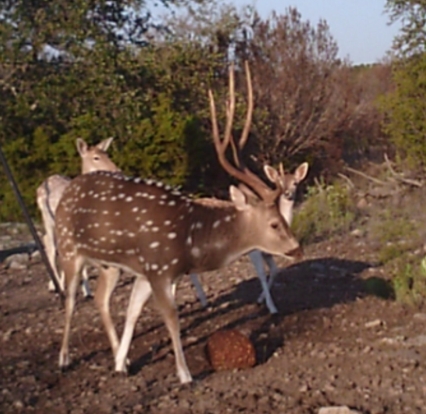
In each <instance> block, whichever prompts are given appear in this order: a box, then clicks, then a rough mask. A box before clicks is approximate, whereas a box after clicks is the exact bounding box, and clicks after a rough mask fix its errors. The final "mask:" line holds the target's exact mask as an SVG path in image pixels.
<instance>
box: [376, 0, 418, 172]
mask: <svg viewBox="0 0 426 414" xmlns="http://www.w3.org/2000/svg"><path fill="white" fill-rule="evenodd" d="M386 9H387V11H388V13H389V15H390V18H391V22H395V21H400V22H401V24H402V27H401V31H400V33H399V35H398V36H397V37H396V38H395V41H394V48H393V49H394V52H395V54H396V56H398V61H396V62H395V64H394V72H393V78H394V82H395V90H394V91H393V92H392V93H390V94H387V95H385V96H384V97H383V98H382V100H381V107H382V111H383V113H384V114H385V116H386V121H385V132H387V133H388V135H389V136H390V138H391V140H392V141H393V143H394V144H395V146H396V149H397V151H398V153H399V155H400V157H401V158H407V160H408V161H409V163H410V164H411V165H413V166H422V167H425V166H426V140H425V133H426V119H425V116H424V114H425V111H426V103H425V100H424V96H425V93H426V26H425V21H426V2H425V1H424V0H388V1H387V2H386Z"/></svg>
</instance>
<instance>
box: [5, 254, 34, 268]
mask: <svg viewBox="0 0 426 414" xmlns="http://www.w3.org/2000/svg"><path fill="white" fill-rule="evenodd" d="M28 262H29V256H28V254H27V253H18V254H12V255H11V256H8V257H6V259H5V261H4V264H5V266H6V268H9V269H15V270H21V269H26V268H27V267H28Z"/></svg>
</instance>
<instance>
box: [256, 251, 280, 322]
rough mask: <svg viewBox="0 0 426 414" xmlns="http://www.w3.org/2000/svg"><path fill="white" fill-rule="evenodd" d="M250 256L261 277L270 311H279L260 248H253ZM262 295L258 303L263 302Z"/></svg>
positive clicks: (264, 295)
mask: <svg viewBox="0 0 426 414" xmlns="http://www.w3.org/2000/svg"><path fill="white" fill-rule="evenodd" d="M249 257H250V259H251V261H252V263H253V265H254V268H255V269H256V273H257V276H258V277H259V280H260V284H261V286H262V295H263V296H262V301H263V297H265V299H266V306H267V307H268V310H269V313H272V314H275V313H278V310H277V308H276V306H275V303H274V301H273V300H272V297H271V293H270V291H269V287H268V282H267V280H266V274H265V268H264V267H263V259H262V253H261V252H260V251H259V250H253V251H252V252H250V253H249ZM262 301H261V300H260V297H259V299H258V303H261V302H262Z"/></svg>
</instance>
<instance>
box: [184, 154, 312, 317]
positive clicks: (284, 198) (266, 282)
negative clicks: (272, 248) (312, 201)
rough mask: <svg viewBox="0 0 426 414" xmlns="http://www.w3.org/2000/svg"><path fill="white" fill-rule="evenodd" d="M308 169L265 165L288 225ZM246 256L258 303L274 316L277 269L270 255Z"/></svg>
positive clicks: (196, 282)
mask: <svg viewBox="0 0 426 414" xmlns="http://www.w3.org/2000/svg"><path fill="white" fill-rule="evenodd" d="M308 168H309V165H308V163H307V162H304V163H302V164H300V165H299V166H298V167H297V168H296V170H295V171H294V173H293V174H290V173H285V172H284V167H283V165H282V163H281V164H280V167H279V171H277V170H276V169H275V168H273V167H271V166H269V165H266V166H265V168H264V170H265V174H266V176H267V177H268V179H269V180H270V181H271V182H272V183H275V185H276V186H277V187H278V188H281V189H282V192H281V195H280V202H279V209H280V213H281V215H282V216H283V218H284V220H285V221H286V222H287V224H288V225H291V222H292V221H293V206H294V201H295V197H296V191H297V186H298V185H299V184H300V183H301V182H302V181H303V180H304V179H305V177H306V175H307V173H308ZM209 200H210V199H208V198H205V199H199V200H196V201H200V202H203V203H209ZM248 256H249V257H250V260H251V261H252V263H253V266H254V268H255V270H256V273H257V275H258V277H259V280H260V284H261V287H262V293H261V294H260V296H259V298H258V303H261V302H263V300H265V302H266V306H267V308H268V310H269V312H270V313H271V314H275V313H277V312H278V311H277V308H276V306H275V303H274V301H273V299H272V297H271V293H270V288H271V287H272V285H273V282H274V279H275V276H276V275H277V273H278V267H277V265H276V264H275V261H274V259H273V257H272V256H271V255H269V254H267V253H263V252H261V251H259V250H253V251H252V252H249V254H248ZM264 262H265V264H266V265H267V266H268V267H269V279H267V277H266V273H265V268H264ZM190 276H191V281H192V283H193V285H194V286H195V287H196V290H197V296H198V298H199V299H200V302H201V304H202V306H204V307H206V306H207V298H206V294H205V293H204V290H203V288H202V285H201V283H200V282H199V279H198V276H197V274H196V273H192V274H191V275H190Z"/></svg>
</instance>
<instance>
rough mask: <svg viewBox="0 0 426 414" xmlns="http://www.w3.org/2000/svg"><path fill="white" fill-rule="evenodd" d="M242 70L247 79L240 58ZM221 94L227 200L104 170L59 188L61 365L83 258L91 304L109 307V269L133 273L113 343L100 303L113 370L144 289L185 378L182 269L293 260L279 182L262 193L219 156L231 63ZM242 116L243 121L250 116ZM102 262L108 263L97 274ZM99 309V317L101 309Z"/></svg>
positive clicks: (120, 365) (254, 179)
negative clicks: (91, 276) (178, 300)
mask: <svg viewBox="0 0 426 414" xmlns="http://www.w3.org/2000/svg"><path fill="white" fill-rule="evenodd" d="M246 73H247V82H249V69H248V65H247V64H246ZM229 94H230V104H229V107H228V110H227V122H226V128H225V134H224V139H223V140H221V139H220V137H219V132H218V125H217V120H216V108H215V103H214V98H213V93H212V92H211V91H209V98H210V109H211V118H212V126H213V139H214V145H215V149H216V152H217V155H218V158H219V162H220V164H221V165H222V167H223V168H224V169H225V170H226V171H227V172H228V173H229V174H230V175H231V176H233V177H234V178H235V179H237V180H238V181H240V183H241V184H240V186H239V187H236V186H233V185H232V186H230V189H229V192H230V197H231V201H219V200H218V201H217V203H214V204H211V205H203V204H202V203H197V202H195V201H194V200H193V199H191V198H188V197H185V196H184V195H182V194H181V193H180V192H178V191H177V190H173V189H171V188H170V187H169V186H166V185H163V184H162V183H161V182H156V181H153V180H143V179H140V178H131V177H125V176H123V175H122V174H120V173H113V172H106V171H100V172H95V173H90V174H85V175H81V176H79V177H77V178H75V179H74V180H73V181H72V182H71V183H70V185H69V186H68V187H67V188H66V189H65V192H64V194H63V197H62V199H61V201H60V203H59V206H58V209H57V213H56V229H55V234H56V238H57V242H58V252H59V258H60V264H61V266H62V269H63V270H64V272H65V281H66V287H67V291H66V304H65V328H64V334H63V341H62V347H61V350H60V354H59V366H60V367H62V368H64V367H66V366H67V365H68V364H69V362H70V361H69V337H70V330H71V318H72V314H73V310H74V305H75V296H76V290H77V286H78V283H79V279H80V273H81V269H82V268H83V266H85V265H87V264H94V265H96V266H98V267H100V268H101V272H100V277H99V280H98V286H97V291H96V293H95V298H96V297H98V298H100V299H99V301H97V304H98V305H99V303H101V304H102V303H103V304H104V305H105V304H108V303H109V298H110V295H111V292H112V290H113V289H114V286H115V283H116V281H117V279H118V274H119V272H118V271H116V272H111V269H124V270H127V271H129V272H131V273H132V274H134V275H135V276H136V277H135V282H134V285H133V289H132V293H131V296H130V301H129V305H128V309H127V314H126V321H125V326H124V331H123V335H122V338H121V341H120V343H119V345H118V344H117V342H116V341H115V340H116V337H117V336H116V332H115V328H114V325H113V323H112V320H111V319H110V317H109V308H108V307H107V306H106V307H105V308H103V307H102V306H100V312H101V316H102V320H103V322H104V324H105V329H106V331H107V333H108V337H109V339H110V342H111V347H112V350H113V354H114V357H115V370H116V371H118V372H126V371H127V369H126V358H127V353H128V350H129V346H130V342H131V339H132V336H133V331H134V327H135V323H136V321H137V319H138V317H139V315H140V313H141V311H142V308H143V306H144V305H145V303H146V301H147V300H148V298H149V297H150V296H151V294H152V295H153V296H154V298H155V300H156V302H157V305H158V308H159V311H160V313H161V315H162V317H163V319H164V322H165V324H166V327H167V329H168V331H169V334H170V337H171V340H172V344H173V350H174V354H175V358H176V367H177V374H178V377H179V379H180V381H181V382H182V383H186V382H190V381H191V380H192V377H191V374H190V372H189V370H188V367H187V365H186V361H185V356H184V354H183V350H182V343H181V339H180V328H179V320H178V314H177V310H176V306H175V301H174V295H173V288H172V285H173V283H175V282H176V281H177V279H178V278H179V277H180V276H182V275H184V274H188V273H191V272H203V271H210V270H214V269H218V268H221V267H223V266H226V265H227V264H229V263H231V262H232V261H234V260H236V259H237V258H238V257H240V256H241V255H243V254H246V253H248V252H249V251H252V250H254V249H260V250H262V251H265V252H267V253H270V254H276V255H281V256H289V257H293V258H299V257H301V255H302V249H301V247H300V246H299V243H298V242H297V240H296V239H295V238H294V236H293V234H292V233H291V231H290V229H289V227H288V225H287V223H286V221H285V220H284V219H283V217H282V216H281V214H280V211H279V206H278V204H279V202H280V197H279V196H280V194H281V188H275V189H271V188H270V187H269V186H268V185H266V184H265V183H264V182H263V181H262V180H261V179H260V178H259V177H258V176H256V175H255V174H254V173H252V172H251V171H250V170H249V169H247V168H245V167H244V168H238V167H237V166H234V165H232V164H231V163H230V162H229V161H228V160H227V158H226V156H225V151H226V149H227V147H228V146H229V145H230V143H231V139H232V137H231V131H232V122H233V117H234V111H235V94H234V71H233V67H231V68H230V75H229ZM246 122H247V124H248V125H250V123H251V117H248V118H247V121H246ZM102 266H108V267H109V266H112V267H109V268H108V270H107V271H104V269H102ZM105 310H106V311H107V312H108V315H106V316H107V317H105V315H103V314H102V312H105ZM108 318H109V319H108ZM106 322H107V323H106ZM117 345H118V346H117Z"/></svg>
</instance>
